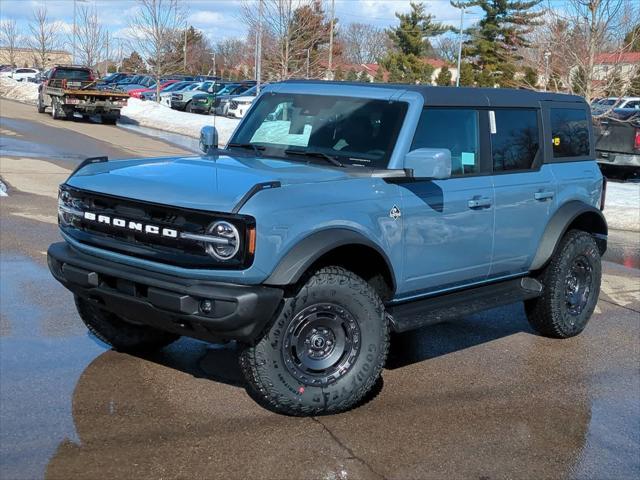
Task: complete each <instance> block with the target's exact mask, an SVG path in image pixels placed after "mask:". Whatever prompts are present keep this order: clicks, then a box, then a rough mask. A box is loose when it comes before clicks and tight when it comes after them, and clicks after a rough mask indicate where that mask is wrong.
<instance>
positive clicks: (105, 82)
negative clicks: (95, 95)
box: [97, 72, 131, 88]
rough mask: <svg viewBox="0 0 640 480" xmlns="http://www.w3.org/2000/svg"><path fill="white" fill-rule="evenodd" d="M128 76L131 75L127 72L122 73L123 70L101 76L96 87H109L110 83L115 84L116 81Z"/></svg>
mask: <svg viewBox="0 0 640 480" xmlns="http://www.w3.org/2000/svg"><path fill="white" fill-rule="evenodd" d="M130 76H131V75H130V74H129V73H124V72H114V73H110V74H108V75H106V76H105V77H103V78H101V79H100V80H98V83H97V87H98V88H104V87H109V86H111V85H115V84H117V83H118V82H121V81H123V80H125V79H126V78H129V77H130Z"/></svg>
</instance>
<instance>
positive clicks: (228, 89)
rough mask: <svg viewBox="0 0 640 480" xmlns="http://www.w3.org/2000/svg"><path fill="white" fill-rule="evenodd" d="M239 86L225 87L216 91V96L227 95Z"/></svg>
mask: <svg viewBox="0 0 640 480" xmlns="http://www.w3.org/2000/svg"><path fill="white" fill-rule="evenodd" d="M239 87H240V85H225V86H224V88H221V89H220V90H218V95H227V94H229V93H232V92H234V91H235V90H236V89H237V88H239Z"/></svg>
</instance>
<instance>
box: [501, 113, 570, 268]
mask: <svg viewBox="0 0 640 480" xmlns="http://www.w3.org/2000/svg"><path fill="white" fill-rule="evenodd" d="M489 114H490V125H491V158H492V166H493V185H494V188H495V202H496V203H495V235H494V239H495V242H494V247H493V261H492V265H491V271H490V274H489V276H490V277H492V278H495V277H502V276H507V275H510V274H516V273H521V272H524V271H526V270H527V269H528V267H529V265H530V264H531V260H532V259H533V256H534V254H535V252H536V250H537V247H538V244H539V242H540V238H541V237H542V233H543V232H544V230H545V228H546V225H547V222H548V220H549V217H550V215H551V213H552V212H553V211H554V209H555V203H556V193H557V192H556V190H557V187H556V181H555V179H554V176H553V172H552V169H551V168H550V166H549V165H543V162H542V160H543V156H544V152H543V146H542V141H541V139H542V138H543V137H542V128H541V125H542V117H541V112H540V110H539V109H536V108H500V109H494V110H491V111H490V112H489Z"/></svg>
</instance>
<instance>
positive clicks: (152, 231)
mask: <svg viewBox="0 0 640 480" xmlns="http://www.w3.org/2000/svg"><path fill="white" fill-rule="evenodd" d="M83 217H84V219H85V220H89V221H90V222H97V223H104V224H106V225H113V226H114V227H119V228H126V229H127V230H133V231H136V232H144V233H147V234H149V235H160V236H162V237H168V238H178V231H177V230H175V229H173V228H161V227H159V226H157V225H145V224H143V223H141V222H134V221H131V220H129V221H128V222H127V220H125V219H123V218H115V217H114V218H112V217H109V216H107V215H96V214H95V213H93V212H84V214H83Z"/></svg>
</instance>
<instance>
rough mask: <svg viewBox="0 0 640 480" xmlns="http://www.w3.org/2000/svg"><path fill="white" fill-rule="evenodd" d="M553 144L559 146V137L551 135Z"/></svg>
mask: <svg viewBox="0 0 640 480" xmlns="http://www.w3.org/2000/svg"><path fill="white" fill-rule="evenodd" d="M553 145H554V146H556V147H559V146H560V137H553Z"/></svg>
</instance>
